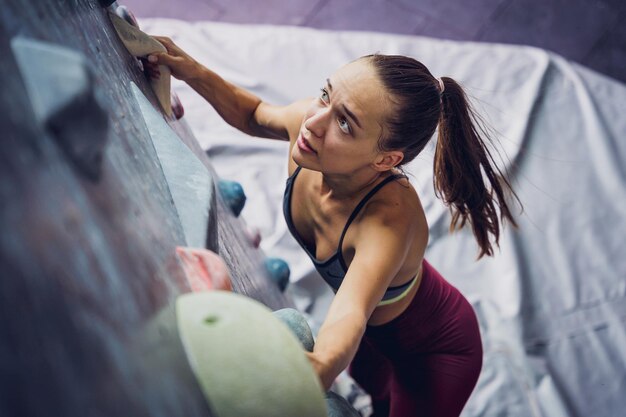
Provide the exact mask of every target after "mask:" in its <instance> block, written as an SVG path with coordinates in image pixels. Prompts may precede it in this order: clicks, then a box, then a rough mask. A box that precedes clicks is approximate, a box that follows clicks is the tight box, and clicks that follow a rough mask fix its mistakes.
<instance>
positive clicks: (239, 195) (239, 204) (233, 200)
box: [218, 180, 246, 216]
mask: <svg viewBox="0 0 626 417" xmlns="http://www.w3.org/2000/svg"><path fill="white" fill-rule="evenodd" d="M218 188H219V190H220V194H221V195H222V197H223V198H224V200H225V201H226V204H227V205H228V207H229V208H230V210H231V211H232V212H233V214H234V215H235V216H239V214H241V210H243V206H244V205H245V204H246V195H245V194H244V192H243V187H242V186H241V184H239V183H238V182H236V181H228V180H219V182H218Z"/></svg>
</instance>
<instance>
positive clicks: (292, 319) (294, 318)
mask: <svg viewBox="0 0 626 417" xmlns="http://www.w3.org/2000/svg"><path fill="white" fill-rule="evenodd" d="M273 314H274V316H276V317H278V318H279V319H280V321H282V322H283V323H285V324H286V325H287V326H288V327H289V328H290V329H291V331H292V333H293V334H295V335H296V337H297V338H298V339H299V340H300V343H302V346H303V347H304V348H305V349H306V350H308V351H309V352H313V347H314V346H315V341H314V339H313V333H312V332H311V328H310V327H309V323H307V321H306V319H305V318H304V316H303V315H302V313H300V312H299V311H298V310H296V309H293V308H283V309H280V310H276V311H274V313H273Z"/></svg>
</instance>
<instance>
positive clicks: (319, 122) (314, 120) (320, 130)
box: [304, 109, 328, 138]
mask: <svg viewBox="0 0 626 417" xmlns="http://www.w3.org/2000/svg"><path fill="white" fill-rule="evenodd" d="M327 114H328V110H327V109H320V110H318V111H317V112H315V114H313V115H312V116H311V117H309V118H308V119H307V120H306V121H305V122H304V128H305V129H306V130H308V131H309V132H311V133H312V134H313V135H315V136H317V137H318V138H320V137H322V136H324V131H325V129H326V127H325V126H326V115H327Z"/></svg>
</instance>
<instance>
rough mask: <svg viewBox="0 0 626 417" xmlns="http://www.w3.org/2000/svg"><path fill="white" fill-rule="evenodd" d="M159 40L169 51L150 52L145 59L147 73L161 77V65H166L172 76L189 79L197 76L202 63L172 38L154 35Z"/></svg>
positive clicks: (150, 75) (152, 76)
mask: <svg viewBox="0 0 626 417" xmlns="http://www.w3.org/2000/svg"><path fill="white" fill-rule="evenodd" d="M153 38H154V39H156V40H157V41H159V42H160V43H161V44H162V45H163V46H164V47H165V49H167V52H159V53H154V54H150V55H149V56H148V58H147V59H144V60H143V63H144V67H145V70H146V73H147V74H148V76H149V77H151V78H157V79H158V78H159V76H160V75H161V74H160V72H159V69H158V67H159V65H165V66H167V67H169V69H170V70H171V71H172V76H174V77H175V78H178V79H179V80H183V81H187V80H189V79H191V78H193V77H195V76H196V74H197V73H198V70H199V69H200V67H201V65H200V64H199V63H198V62H197V61H196V60H195V59H193V58H192V57H191V56H189V55H188V54H187V53H186V52H185V51H183V50H182V49H180V48H179V47H178V46H177V45H176V44H175V43H174V42H173V41H172V40H171V39H170V38H167V37H164V36H153Z"/></svg>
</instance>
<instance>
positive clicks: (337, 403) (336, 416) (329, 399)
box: [326, 391, 361, 417]
mask: <svg viewBox="0 0 626 417" xmlns="http://www.w3.org/2000/svg"><path fill="white" fill-rule="evenodd" d="M326 408H327V409H328V417H361V414H359V412H358V411H356V410H355V409H354V408H353V407H352V406H351V405H350V403H349V402H348V401H347V400H346V399H345V398H343V397H342V396H340V395H339V394H337V393H335V392H333V391H328V392H327V393H326Z"/></svg>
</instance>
